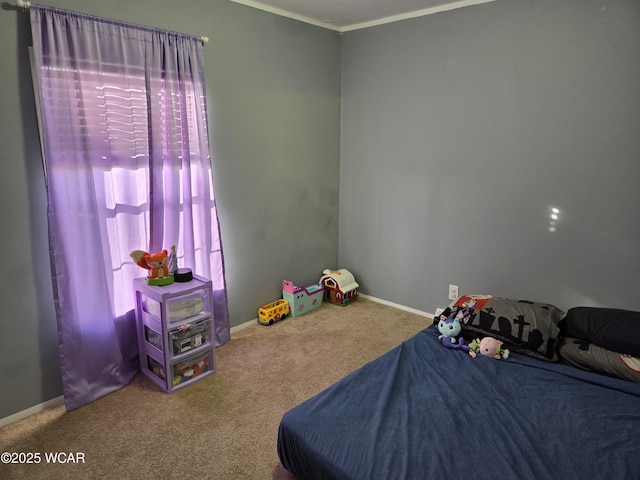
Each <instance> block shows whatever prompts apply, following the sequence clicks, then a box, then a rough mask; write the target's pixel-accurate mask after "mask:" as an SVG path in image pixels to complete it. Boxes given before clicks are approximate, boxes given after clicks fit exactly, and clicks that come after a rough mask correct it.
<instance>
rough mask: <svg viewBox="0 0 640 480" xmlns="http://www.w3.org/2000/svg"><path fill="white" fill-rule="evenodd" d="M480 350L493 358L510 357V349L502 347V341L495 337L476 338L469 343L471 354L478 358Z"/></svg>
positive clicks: (481, 353)
mask: <svg viewBox="0 0 640 480" xmlns="http://www.w3.org/2000/svg"><path fill="white" fill-rule="evenodd" d="M478 352H479V353H480V355H486V356H487V357H491V358H497V359H501V358H509V349H508V348H502V342H501V341H500V340H498V339H496V338H493V337H484V338H483V339H482V340H479V339H477V338H476V339H475V340H474V341H473V342H471V343H470V344H469V355H471V356H472V357H473V358H476V354H477V353H478Z"/></svg>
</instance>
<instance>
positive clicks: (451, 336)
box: [438, 315, 469, 352]
mask: <svg viewBox="0 0 640 480" xmlns="http://www.w3.org/2000/svg"><path fill="white" fill-rule="evenodd" d="M438 331H439V332H440V334H441V335H440V336H439V337H438V339H439V340H440V341H441V342H442V345H444V346H445V348H451V349H454V350H464V351H465V352H468V351H469V346H468V345H465V343H464V338H462V337H460V339H458V338H457V337H458V335H460V332H461V331H462V327H461V326H460V322H459V321H458V319H457V318H447V317H446V316H444V315H440V321H439V322H438Z"/></svg>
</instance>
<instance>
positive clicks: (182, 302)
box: [142, 286, 211, 323]
mask: <svg viewBox="0 0 640 480" xmlns="http://www.w3.org/2000/svg"><path fill="white" fill-rule="evenodd" d="M165 287H166V286H165ZM165 287H157V288H165ZM162 306H163V304H162V303H161V302H160V301H158V300H155V299H153V298H149V297H148V296H147V295H145V294H144V293H143V294H142V308H143V310H144V312H145V313H148V314H149V315H151V316H152V317H155V318H157V319H158V320H159V319H160V318H162ZM166 310H167V311H166V319H167V320H168V322H169V323H176V322H181V321H182V320H187V319H190V318H191V317H193V316H195V315H199V314H203V315H210V314H211V311H210V308H209V292H208V291H207V290H198V291H196V292H192V293H188V294H184V295H179V296H176V297H171V298H168V299H167V300H166Z"/></svg>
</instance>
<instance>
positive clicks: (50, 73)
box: [30, 5, 229, 410]
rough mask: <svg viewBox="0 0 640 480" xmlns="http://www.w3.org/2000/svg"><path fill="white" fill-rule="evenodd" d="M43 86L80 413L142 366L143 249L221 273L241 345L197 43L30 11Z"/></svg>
mask: <svg viewBox="0 0 640 480" xmlns="http://www.w3.org/2000/svg"><path fill="white" fill-rule="evenodd" d="M30 15H31V29H32V35H33V52H34V82H35V86H36V92H37V97H38V98H37V102H38V104H39V107H40V108H39V110H40V112H39V119H40V123H41V131H42V139H41V140H42V143H43V152H44V157H45V165H46V167H45V170H46V172H45V173H46V177H47V188H48V203H49V205H48V218H49V245H50V254H51V265H52V271H53V286H54V294H55V305H56V314H57V321H58V331H59V342H60V355H61V366H62V380H63V389H64V397H65V404H66V407H67V409H68V410H71V409H74V408H78V407H80V406H82V405H85V404H86V403H89V402H91V401H93V400H95V399H97V398H99V397H101V396H103V395H106V394H108V393H110V392H112V391H114V390H117V389H118V388H121V387H122V386H124V385H126V384H127V383H128V382H129V381H130V380H131V378H132V377H133V376H134V375H135V373H136V372H137V371H138V359H137V355H138V352H137V344H136V331H135V319H134V313H133V309H134V295H133V285H132V280H133V279H134V278H135V277H141V276H144V275H146V271H145V270H142V269H141V268H140V267H138V266H136V265H135V264H134V263H133V261H132V260H131V258H130V257H129V253H130V252H131V251H132V250H147V251H149V252H155V251H159V250H161V249H163V248H166V249H169V248H170V247H171V245H175V246H176V249H177V253H178V265H179V266H180V267H189V268H191V269H192V270H193V271H194V273H197V274H199V275H202V276H204V277H207V278H211V279H212V281H213V286H214V324H215V344H216V346H218V345H222V344H223V343H225V342H226V341H227V340H228V339H229V316H228V310H227V296H226V289H225V278H224V264H223V257H222V247H221V242H220V234H219V224H218V216H217V211H216V206H215V200H214V196H213V182H212V174H211V159H210V153H209V152H210V149H209V139H208V131H207V111H206V95H205V81H204V65H203V55H202V42H201V40H200V39H199V38H196V37H192V36H188V35H183V34H177V33H173V32H167V31H161V30H156V29H152V28H147V27H140V26H137V25H131V24H126V23H123V22H117V21H111V20H107V19H102V18H95V17H90V16H88V15H83V14H79V13H76V12H69V11H65V10H59V9H54V8H50V7H43V6H39V5H32V6H31V9H30Z"/></svg>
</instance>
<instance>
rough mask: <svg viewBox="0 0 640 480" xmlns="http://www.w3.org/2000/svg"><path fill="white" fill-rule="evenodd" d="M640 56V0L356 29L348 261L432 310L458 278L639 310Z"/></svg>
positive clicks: (349, 43)
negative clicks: (554, 214) (554, 212)
mask: <svg viewBox="0 0 640 480" xmlns="http://www.w3.org/2000/svg"><path fill="white" fill-rule="evenodd" d="M638 52H640V3H638V2H637V1H636V0H619V1H604V0H598V1H596V0H498V1H496V2H494V3H489V4H484V5H479V6H475V7H468V8H463V9H459V10H455V11H450V12H446V13H439V14H436V15H432V16H427V17H422V18H417V19H412V20H407V21H403V22H398V23H392V24H387V25H381V26H378V27H375V28H369V29H365V30H358V31H353V32H348V33H346V34H345V35H344V36H343V83H342V137H341V162H340V170H341V174H340V182H341V185H340V249H339V252H340V254H339V260H340V261H339V263H340V265H341V266H342V267H346V268H349V269H350V270H351V271H352V272H353V273H354V275H355V276H356V278H357V279H358V281H359V282H360V283H361V285H362V291H363V292H365V293H368V294H370V295H373V296H375V297H379V298H382V299H385V300H388V301H391V302H395V303H398V304H402V305H405V306H409V307H412V308H416V309H419V310H424V311H429V312H433V311H434V310H435V309H436V307H438V306H444V305H446V304H447V303H448V300H447V293H448V292H447V288H448V284H450V283H452V284H455V285H459V286H460V287H461V290H460V291H461V293H488V294H493V295H497V296H507V297H515V298H526V299H529V300H537V301H544V302H550V303H555V304H556V305H557V306H559V307H561V308H565V309H566V308H570V307H572V306H577V305H592V306H609V307H617V308H630V309H640V295H638V292H639V291H640V288H639V287H640V280H639V277H638V272H639V271H640V215H639V214H638V207H639V206H640V188H639V187H638V186H639V180H640V89H639V86H640V55H639V54H638ZM552 207H556V208H559V209H560V215H559V220H558V222H557V225H556V231H555V232H553V233H552V232H550V231H549V227H550V221H551V219H550V209H551V208H552Z"/></svg>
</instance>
